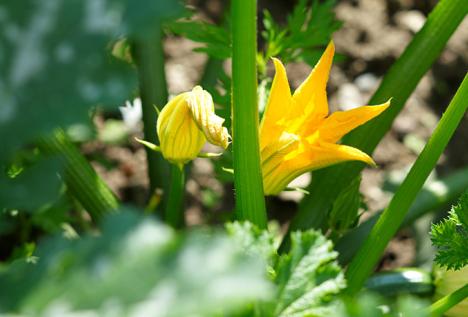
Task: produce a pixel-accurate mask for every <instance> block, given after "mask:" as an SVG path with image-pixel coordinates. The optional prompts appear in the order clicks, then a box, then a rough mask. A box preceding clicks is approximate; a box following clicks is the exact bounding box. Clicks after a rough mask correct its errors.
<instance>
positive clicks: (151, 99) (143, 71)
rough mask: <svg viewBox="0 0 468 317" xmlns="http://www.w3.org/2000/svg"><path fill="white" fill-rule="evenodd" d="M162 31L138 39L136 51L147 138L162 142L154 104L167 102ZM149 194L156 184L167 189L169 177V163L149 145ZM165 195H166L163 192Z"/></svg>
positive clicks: (159, 105) (135, 44)
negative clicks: (157, 129)
mask: <svg viewBox="0 0 468 317" xmlns="http://www.w3.org/2000/svg"><path fill="white" fill-rule="evenodd" d="M162 41H163V35H162V31H161V30H159V31H155V32H152V33H151V34H150V35H148V36H147V37H142V38H139V39H135V41H134V43H133V44H134V46H133V55H134V58H135V60H136V64H137V68H138V77H139V82H140V98H141V103H142V108H143V125H144V127H143V131H144V139H145V140H147V141H149V142H151V143H154V144H159V141H158V135H157V133H156V119H157V114H156V111H155V109H154V106H157V107H158V108H160V109H161V107H163V106H164V105H165V104H166V102H167V84H166V73H165V71H164V50H163V43H162ZM145 150H146V156H147V160H148V177H149V180H150V194H153V193H154V191H155V189H156V188H162V189H163V190H164V192H165V193H167V190H168V187H167V182H166V180H167V179H168V178H169V163H167V162H166V161H165V160H164V159H163V158H162V156H161V155H160V154H159V153H156V152H154V151H151V150H150V149H148V148H146V149H145ZM164 196H165V195H164Z"/></svg>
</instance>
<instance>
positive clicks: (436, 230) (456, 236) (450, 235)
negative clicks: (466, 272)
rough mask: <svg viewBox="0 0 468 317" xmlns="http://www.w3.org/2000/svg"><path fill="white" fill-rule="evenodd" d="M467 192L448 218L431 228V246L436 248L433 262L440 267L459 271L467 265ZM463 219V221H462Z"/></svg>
mask: <svg viewBox="0 0 468 317" xmlns="http://www.w3.org/2000/svg"><path fill="white" fill-rule="evenodd" d="M467 215H468V191H466V192H465V193H464V194H463V195H462V196H461V197H460V199H459V201H458V204H457V205H455V206H453V207H452V210H451V211H450V213H449V216H448V217H447V218H445V219H444V220H442V221H441V222H440V223H438V224H432V226H431V240H432V244H433V245H434V246H435V247H436V248H437V253H436V257H435V261H436V262H437V264H439V265H440V266H441V267H446V268H447V269H449V270H450V269H452V270H459V269H461V268H462V267H464V266H466V265H468V248H467V247H466V242H467V241H468V225H467V223H466V220H467V218H468V216H467ZM462 219H463V220H462Z"/></svg>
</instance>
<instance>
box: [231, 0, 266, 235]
mask: <svg viewBox="0 0 468 317" xmlns="http://www.w3.org/2000/svg"><path fill="white" fill-rule="evenodd" d="M231 5H232V7H231V14H232V19H231V21H232V120H233V128H232V129H233V145H232V149H233V155H234V185H235V188H236V217H237V219H239V220H248V221H250V222H252V223H254V224H255V225H257V226H258V227H260V228H266V223H267V216H266V211H265V198H264V196H263V181H262V170H261V166H260V151H259V140H258V139H259V138H258V107H257V64H256V54H257V1H256V0H234V1H231Z"/></svg>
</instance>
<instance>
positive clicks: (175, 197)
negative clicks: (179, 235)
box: [164, 164, 185, 228]
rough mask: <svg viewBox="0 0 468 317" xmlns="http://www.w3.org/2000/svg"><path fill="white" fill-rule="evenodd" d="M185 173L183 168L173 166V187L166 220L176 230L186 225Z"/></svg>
mask: <svg viewBox="0 0 468 317" xmlns="http://www.w3.org/2000/svg"><path fill="white" fill-rule="evenodd" d="M184 192H185V173H184V167H183V166H177V165H174V164H172V165H171V185H170V188H169V196H168V198H167V204H166V210H165V212H164V220H165V221H166V223H168V224H169V225H171V226H173V227H174V228H180V227H182V226H183V225H184V210H183V206H184Z"/></svg>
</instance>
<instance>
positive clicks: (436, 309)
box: [430, 284, 468, 317]
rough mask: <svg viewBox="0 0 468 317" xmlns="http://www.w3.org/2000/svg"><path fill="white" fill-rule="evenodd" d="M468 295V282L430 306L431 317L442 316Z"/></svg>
mask: <svg viewBox="0 0 468 317" xmlns="http://www.w3.org/2000/svg"><path fill="white" fill-rule="evenodd" d="M467 297H468V284H466V285H465V286H463V287H461V288H459V289H458V290H456V291H455V292H453V293H452V294H449V295H447V296H444V297H442V298H441V299H439V300H438V301H437V302H435V303H433V304H432V305H431V307H430V314H431V317H439V316H442V315H443V314H444V313H445V312H446V311H447V310H449V309H450V308H452V307H453V306H455V305H456V304H458V303H460V302H461V301H462V300H464V299H465V298H467Z"/></svg>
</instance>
